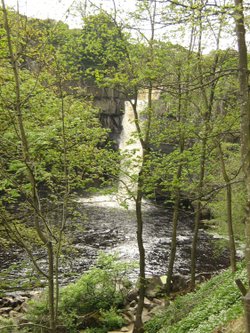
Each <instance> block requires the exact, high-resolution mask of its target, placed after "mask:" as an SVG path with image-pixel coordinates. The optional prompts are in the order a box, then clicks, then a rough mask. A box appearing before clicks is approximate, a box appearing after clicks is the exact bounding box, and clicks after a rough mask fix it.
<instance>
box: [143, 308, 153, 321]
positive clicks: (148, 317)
mask: <svg viewBox="0 0 250 333" xmlns="http://www.w3.org/2000/svg"><path fill="white" fill-rule="evenodd" d="M149 313H150V312H149V311H148V310H147V309H146V308H144V309H143V311H142V322H143V323H145V322H146V321H149V320H150V319H151V316H150V314H149Z"/></svg>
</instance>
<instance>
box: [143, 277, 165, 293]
mask: <svg viewBox="0 0 250 333" xmlns="http://www.w3.org/2000/svg"><path fill="white" fill-rule="evenodd" d="M163 288H164V284H163V283H162V280H161V278H160V276H153V277H151V278H148V279H147V284H146V291H145V295H146V296H147V297H148V298H155V297H156V296H157V295H159V293H161V292H162V291H163Z"/></svg>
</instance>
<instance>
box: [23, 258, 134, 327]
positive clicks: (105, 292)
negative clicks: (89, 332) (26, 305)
mask: <svg viewBox="0 0 250 333" xmlns="http://www.w3.org/2000/svg"><path fill="white" fill-rule="evenodd" d="M131 268H132V266H131V264H126V263H121V262H118V258H117V257H116V256H112V255H105V254H103V253H101V254H100V256H99V259H98V261H97V266H96V267H94V268H92V269H91V270H90V271H88V272H86V273H85V274H84V275H83V276H82V277H81V278H80V279H79V280H78V281H76V282H75V283H71V284H69V285H68V286H66V287H63V288H62V289H61V292H60V301H59V322H60V323H61V324H62V325H64V326H65V327H67V328H70V332H74V330H75V329H76V327H77V326H78V325H81V320H82V319H81V318H84V316H85V315H91V314H95V313H96V314H97V315H96V319H95V322H94V324H96V325H97V326H98V325H99V326H101V327H103V328H105V329H106V330H109V329H111V328H116V327H120V326H121V325H122V323H123V321H122V318H121V317H120V315H119V314H118V312H117V308H119V307H120V306H121V305H122V304H123V302H124V299H125V297H126V294H127V292H128V287H129V286H130V283H129V281H128V280H127V278H126V274H127V272H128V270H130V269H131ZM28 318H29V319H30V320H32V321H33V322H35V323H40V324H41V323H43V324H45V323H46V322H47V318H48V302H47V297H46V295H43V296H42V298H40V299H39V300H33V301H31V302H30V310H29V313H28ZM87 326H88V325H87Z"/></svg>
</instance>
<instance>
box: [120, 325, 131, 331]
mask: <svg viewBox="0 0 250 333" xmlns="http://www.w3.org/2000/svg"><path fill="white" fill-rule="evenodd" d="M128 331H129V329H128V327H127V326H124V327H122V328H121V329H120V332H128Z"/></svg>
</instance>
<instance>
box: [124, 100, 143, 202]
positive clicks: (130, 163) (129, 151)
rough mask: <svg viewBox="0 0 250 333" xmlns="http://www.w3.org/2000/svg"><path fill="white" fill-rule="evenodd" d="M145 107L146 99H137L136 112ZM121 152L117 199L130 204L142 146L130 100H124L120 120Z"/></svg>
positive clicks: (134, 188)
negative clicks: (122, 113)
mask: <svg viewBox="0 0 250 333" xmlns="http://www.w3.org/2000/svg"><path fill="white" fill-rule="evenodd" d="M146 107H147V100H146V99H144V100H142V99H138V101H137V113H138V115H140V114H141V113H142V111H143V110H145V108H146ZM119 149H120V152H121V156H122V160H121V171H120V179H119V188H118V200H119V202H120V203H121V204H124V205H126V206H130V205H131V204H132V203H133V197H135V195H136V190H137V179H138V174H139V172H140V169H141V157H142V146H141V142H140V140H139V136H138V131H137V129H136V126H135V116H134V111H133V107H132V105H131V103H130V102H125V112H124V116H123V120H122V132H121V136H120V141H119Z"/></svg>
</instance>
